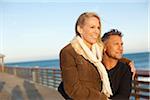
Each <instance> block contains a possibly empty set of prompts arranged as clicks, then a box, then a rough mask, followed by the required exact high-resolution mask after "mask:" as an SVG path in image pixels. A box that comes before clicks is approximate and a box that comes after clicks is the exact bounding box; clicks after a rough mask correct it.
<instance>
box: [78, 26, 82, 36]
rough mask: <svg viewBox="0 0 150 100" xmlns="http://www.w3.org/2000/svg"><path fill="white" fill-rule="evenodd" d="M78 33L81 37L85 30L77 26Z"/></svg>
mask: <svg viewBox="0 0 150 100" xmlns="http://www.w3.org/2000/svg"><path fill="white" fill-rule="evenodd" d="M77 31H78V32H79V34H80V35H82V34H83V29H82V28H81V27H80V26H79V25H78V26H77Z"/></svg>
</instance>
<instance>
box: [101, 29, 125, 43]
mask: <svg viewBox="0 0 150 100" xmlns="http://www.w3.org/2000/svg"><path fill="white" fill-rule="evenodd" d="M112 35H118V36H120V37H122V36H123V35H122V33H121V32H120V31H118V30H117V29H111V30H110V31H109V32H106V33H105V34H104V35H103V36H102V41H103V42H104V41H106V40H107V39H108V38H109V37H110V36H112Z"/></svg>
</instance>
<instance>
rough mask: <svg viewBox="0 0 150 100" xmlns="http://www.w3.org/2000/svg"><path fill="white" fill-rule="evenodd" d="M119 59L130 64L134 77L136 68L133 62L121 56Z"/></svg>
mask: <svg viewBox="0 0 150 100" xmlns="http://www.w3.org/2000/svg"><path fill="white" fill-rule="evenodd" d="M119 61H121V62H124V63H126V64H128V65H129V66H130V69H131V72H132V73H133V74H132V79H134V76H135V74H136V68H135V66H134V62H133V61H132V60H130V59H128V58H121V59H120V60H119Z"/></svg>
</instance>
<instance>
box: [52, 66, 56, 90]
mask: <svg viewBox="0 0 150 100" xmlns="http://www.w3.org/2000/svg"><path fill="white" fill-rule="evenodd" d="M52 70H53V74H52V75H53V87H54V88H56V85H55V84H56V77H55V74H56V70H55V69H52Z"/></svg>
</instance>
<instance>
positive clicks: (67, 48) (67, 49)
mask: <svg viewBox="0 0 150 100" xmlns="http://www.w3.org/2000/svg"><path fill="white" fill-rule="evenodd" d="M61 53H71V54H74V53H75V51H74V49H73V47H72V45H71V43H69V44H67V45H66V46H65V47H63V48H62V49H61V51H60V54H61Z"/></svg>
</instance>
